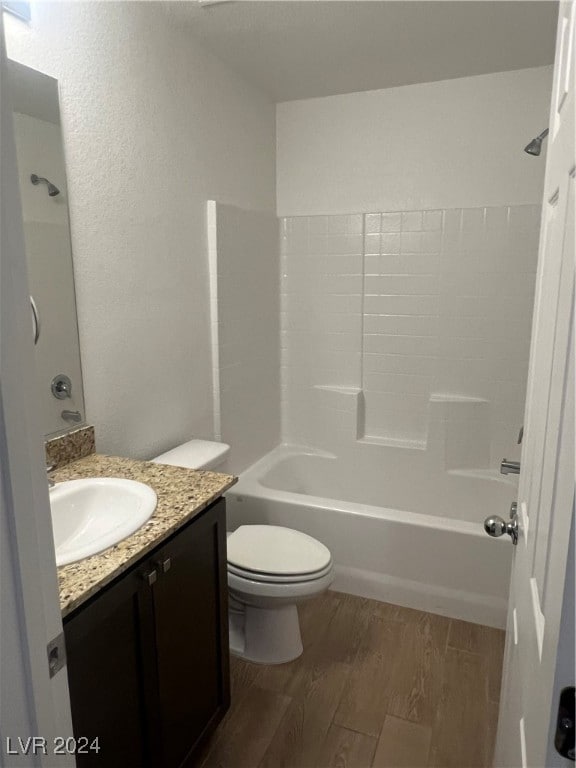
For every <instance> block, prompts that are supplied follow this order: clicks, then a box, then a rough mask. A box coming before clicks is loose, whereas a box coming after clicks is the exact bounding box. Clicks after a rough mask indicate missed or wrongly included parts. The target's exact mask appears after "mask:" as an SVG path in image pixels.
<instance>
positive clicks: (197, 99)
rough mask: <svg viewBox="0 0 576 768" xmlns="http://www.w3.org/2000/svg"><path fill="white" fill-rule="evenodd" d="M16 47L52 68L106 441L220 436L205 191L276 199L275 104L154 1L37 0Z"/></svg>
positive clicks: (142, 450) (9, 23)
mask: <svg viewBox="0 0 576 768" xmlns="http://www.w3.org/2000/svg"><path fill="white" fill-rule="evenodd" d="M32 13H33V18H32V23H31V25H30V26H29V27H28V26H27V25H25V24H22V23H20V22H19V21H18V20H16V19H13V18H6V28H7V29H6V35H7V42H8V53H9V56H10V57H11V58H13V59H15V60H17V61H20V62H21V63H23V64H26V65H27V66H30V67H33V68H35V69H38V70H41V71H43V72H45V73H47V74H49V75H51V76H53V77H55V78H57V79H58V81H59V84H60V97H61V114H62V133H63V137H64V147H65V154H66V163H67V173H68V189H69V195H70V218H71V228H72V248H73V252H74V269H75V277H76V289H77V300H78V316H79V328H80V344H81V352H82V365H83V372H84V386H85V396H86V413H87V418H88V420H89V421H90V422H92V423H94V424H95V425H96V431H97V438H98V449H99V450H101V451H105V452H109V453H119V454H123V455H129V456H135V457H148V456H152V455H154V454H156V453H159V452H160V451H162V450H165V449H167V448H169V447H171V446H173V445H175V444H177V443H178V442H182V441H183V440H186V439H189V438H190V437H192V436H197V437H211V436H212V379H211V356H210V322H209V292H208V265H207V249H206V218H205V209H206V200H207V199H209V198H215V199H218V200H220V201H222V202H225V203H232V204H234V203H236V204H241V205H242V206H244V207H248V208H258V209H263V210H274V205H275V169H274V162H275V160H274V153H275V146H274V141H275V138H274V136H275V108H274V105H273V104H272V103H271V102H270V101H269V100H268V99H267V98H266V97H264V96H263V95H262V94H261V93H260V92H258V91H256V90H255V89H254V88H252V87H251V86H249V85H248V84H246V83H245V82H244V81H243V80H242V79H240V78H239V77H238V76H236V75H235V74H234V73H232V72H230V71H229V70H228V69H227V68H226V67H225V66H224V65H223V64H221V63H220V62H219V61H218V60H217V59H215V58H214V57H213V56H212V55H210V54H208V53H207V52H205V51H204V50H202V49H201V48H200V47H199V46H198V45H197V44H195V43H194V42H192V40H191V38H190V36H189V35H188V34H186V30H181V29H179V28H178V27H177V26H175V25H174V26H172V25H171V23H170V22H169V20H168V18H167V16H166V14H165V13H164V9H163V8H162V7H161V4H157V3H108V2H101V3H100V2H90V3H73V2H70V3H68V2H63V3H53V4H52V3H35V4H33V7H32Z"/></svg>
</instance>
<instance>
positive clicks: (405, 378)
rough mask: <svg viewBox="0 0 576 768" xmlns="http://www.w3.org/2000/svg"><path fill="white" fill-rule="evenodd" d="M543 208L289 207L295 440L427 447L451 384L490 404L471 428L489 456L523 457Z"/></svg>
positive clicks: (461, 394)
mask: <svg viewBox="0 0 576 768" xmlns="http://www.w3.org/2000/svg"><path fill="white" fill-rule="evenodd" d="M539 220H540V207H539V206H533V205H521V206H510V207H490V208H470V209H449V210H439V211H407V212H403V213H398V212H393V213H387V212H384V213H370V214H366V215H362V214H356V215H347V216H311V217H293V218H287V219H284V220H283V221H282V256H281V258H282V284H281V293H282V296H281V304H282V320H281V330H282V417H283V439H284V440H286V441H288V442H296V443H304V444H307V445H313V446H319V447H329V446H328V443H329V442H330V440H328V436H330V437H331V438H332V437H333V436H334V434H336V435H337V439H336V442H337V443H338V442H339V438H340V439H341V440H342V441H343V442H349V441H350V440H351V439H355V438H356V437H360V438H365V439H370V440H373V441H374V442H378V441H382V442H384V443H388V444H394V443H395V442H398V443H399V444H402V443H404V444H406V445H410V444H415V445H423V444H425V442H426V439H427V436H428V433H429V430H430V399H431V398H432V399H438V397H440V398H443V397H445V396H447V397H448V399H451V400H452V401H455V402H458V401H459V400H460V401H462V402H465V403H466V402H468V403H471V404H474V405H476V406H479V408H478V410H477V415H476V416H474V415H473V414H474V411H473V410H472V411H470V409H469V412H468V413H467V419H468V424H467V429H468V430H472V431H473V433H474V435H473V436H474V438H475V439H476V440H478V441H479V442H483V443H484V444H486V445H487V446H488V447H487V456H488V463H490V464H491V465H493V466H495V465H496V463H497V461H498V460H499V459H500V458H501V457H502V456H503V455H506V454H508V455H514V454H513V452H514V448H515V444H516V436H517V433H518V429H519V427H520V425H521V424H522V419H523V410H524V399H525V382H526V376H527V366H528V354H529V343H530V327H531V318H532V301H533V292H534V283H535V271H536V260H537V251H538V229H539ZM354 393H357V394H359V397H360V401H359V402H360V407H358V408H357V409H356V410H355V409H354V408H351V406H350V402H351V401H350V398H349V397H348V398H347V396H349V395H354ZM471 413H472V416H471ZM352 422H354V423H352ZM466 440H467V441H468V443H469V442H470V440H471V435H470V434H467V435H466ZM334 447H335V448H336V450H337V449H338V446H337V445H336V446H334ZM464 447H465V446H462V448H463V449H464ZM454 448H455V449H456V450H458V445H457V444H456V445H454V444H453V445H452V449H453V450H454Z"/></svg>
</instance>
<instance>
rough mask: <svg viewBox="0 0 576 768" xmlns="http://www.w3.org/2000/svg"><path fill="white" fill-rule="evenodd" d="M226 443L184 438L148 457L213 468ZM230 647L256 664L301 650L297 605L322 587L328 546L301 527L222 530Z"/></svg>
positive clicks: (328, 569) (329, 572) (329, 569)
mask: <svg viewBox="0 0 576 768" xmlns="http://www.w3.org/2000/svg"><path fill="white" fill-rule="evenodd" d="M229 452H230V446H228V445H226V444H225V443H216V442H212V441H208V440H190V441H189V442H188V443H184V444H183V445H180V446H178V447H177V448H174V449H173V450H171V451H168V452H167V453H163V454H161V455H160V456H157V457H156V458H155V459H152V461H153V462H156V463H157V464H172V465H174V466H178V467H186V468H189V469H213V470H217V469H218V467H222V465H223V464H224V463H225V461H226V459H227V457H228V454H229ZM227 545H228V546H227V548H228V590H229V595H230V606H229V629H230V651H231V653H232V654H234V655H235V656H239V657H240V658H243V659H246V660H247V661H252V662H256V663H259V664H283V663H285V662H288V661H292V660H294V659H296V658H298V656H300V654H301V653H302V650H303V649H302V638H301V636H300V622H299V620H298V610H297V608H296V606H297V604H298V603H300V602H303V601H304V600H309V599H310V598H312V597H315V596H317V595H319V594H321V593H322V592H324V591H325V590H327V589H328V587H329V586H330V584H331V583H332V581H333V579H334V566H333V563H332V556H331V554H330V550H329V549H328V548H327V547H325V546H324V544H322V543H321V542H319V541H317V540H316V539H314V538H313V537H312V536H308V535H307V534H305V533H302V532H301V531H295V530H293V529H292V528H284V527H282V526H278V525H241V526H240V527H239V528H238V529H237V530H235V531H232V532H230V533H228V534H227Z"/></svg>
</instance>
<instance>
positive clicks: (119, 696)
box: [64, 499, 230, 768]
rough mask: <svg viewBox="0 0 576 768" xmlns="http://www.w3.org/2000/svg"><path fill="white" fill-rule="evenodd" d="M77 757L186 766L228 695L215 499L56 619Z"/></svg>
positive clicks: (123, 766) (221, 518) (222, 543)
mask: <svg viewBox="0 0 576 768" xmlns="http://www.w3.org/2000/svg"><path fill="white" fill-rule="evenodd" d="M64 632H65V637H66V649H67V656H68V661H67V667H68V681H69V686H70V698H71V705H72V720H73V726H74V735H75V736H76V738H77V739H78V738H79V737H81V736H86V737H88V740H89V742H91V741H92V739H94V737H96V736H97V737H99V746H100V751H99V752H98V753H96V752H87V753H86V754H79V755H77V758H76V759H77V764H78V766H80V767H81V768H83V766H99V767H100V768H102V767H105V768H116V767H118V768H132V767H133V768H146V767H148V766H149V767H150V768H159V766H161V767H162V768H180V766H191V765H192V761H193V758H194V755H195V752H196V748H197V747H198V745H199V744H200V742H201V741H202V739H203V737H204V736H206V735H208V733H210V732H211V731H212V730H213V729H214V728H215V727H216V725H217V724H218V723H219V722H220V720H221V719H222V717H223V716H224V714H225V712H226V710H227V709H228V706H229V703H230V689H229V655H228V653H229V652H228V608H227V572H226V516H225V503H224V500H223V499H221V500H219V501H217V502H216V503H215V504H213V505H212V506H211V507H209V508H208V509H206V510H205V511H204V512H202V513H201V514H200V515H199V516H198V517H196V518H194V519H193V520H192V521H190V522H189V523H188V524H186V525H185V526H184V527H183V528H181V529H180V530H179V531H177V532H176V533H175V534H174V535H173V536H172V537H171V538H169V539H167V540H166V541H164V542H163V543H162V544H161V545H160V546H159V547H158V548H157V549H155V550H153V551H152V552H151V553H147V555H146V556H145V557H144V558H143V560H141V561H140V562H138V563H137V564H136V565H135V566H133V567H132V568H131V569H130V570H129V571H127V572H126V573H124V574H122V575H121V576H120V577H118V578H117V579H116V580H115V581H114V582H112V584H111V585H109V586H108V587H107V588H105V589H104V590H103V591H102V592H100V593H98V594H97V595H96V596H94V597H93V598H92V599H91V601H89V602H88V603H86V604H85V605H83V606H80V607H79V608H78V609H77V611H76V612H74V613H73V614H71V615H70V616H69V617H68V618H67V619H65V620H64Z"/></svg>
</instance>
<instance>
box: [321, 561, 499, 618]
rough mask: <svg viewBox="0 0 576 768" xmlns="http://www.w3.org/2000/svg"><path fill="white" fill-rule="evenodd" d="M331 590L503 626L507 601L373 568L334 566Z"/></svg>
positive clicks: (449, 616) (451, 616) (441, 614)
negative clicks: (389, 573) (414, 579)
mask: <svg viewBox="0 0 576 768" xmlns="http://www.w3.org/2000/svg"><path fill="white" fill-rule="evenodd" d="M335 570H336V578H335V579H334V581H333V583H332V586H331V589H333V590H335V591H336V592H346V593H348V594H350V595H358V596H359V597H367V598H371V599H372V600H380V601H381V602H384V603H393V604H394V605H402V606H404V607H406V608H415V609H417V610H420V611H427V612H428V613H437V614H439V615H440V616H447V617H448V618H451V619H462V620H463V621H470V622H472V623H474V624H484V625H485V626H488V627H496V628H497V629H504V628H505V627H506V614H507V610H508V607H507V601H506V600H504V599H502V598H499V597H494V596H491V595H479V594H475V593H472V592H464V591H462V590H457V589H447V588H445V587H438V586H434V585H433V584H422V583H420V582H417V581H409V580H408V579H398V578H395V577H393V576H386V575H385V574H382V573H376V572H375V571H363V570H360V569H358V568H347V567H342V566H336V569H335Z"/></svg>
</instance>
